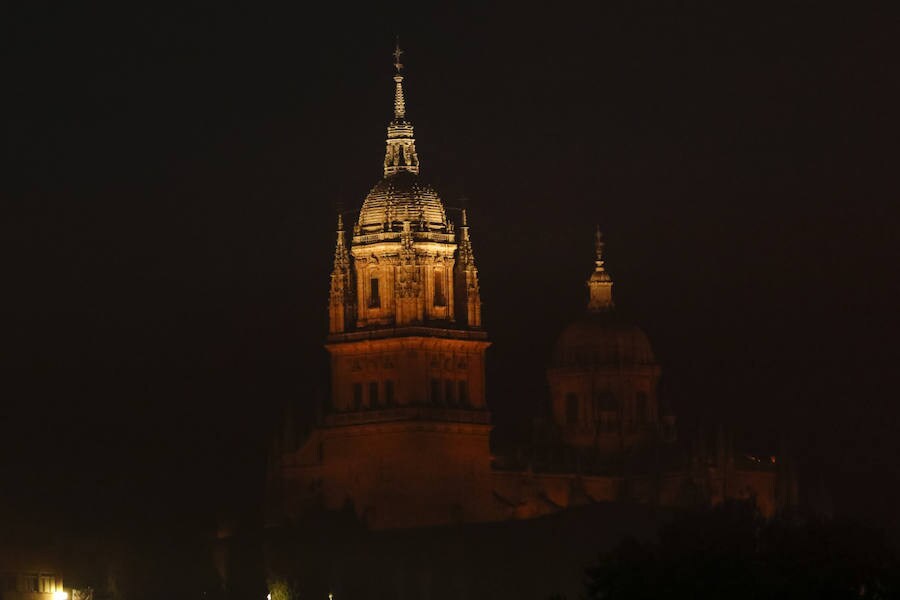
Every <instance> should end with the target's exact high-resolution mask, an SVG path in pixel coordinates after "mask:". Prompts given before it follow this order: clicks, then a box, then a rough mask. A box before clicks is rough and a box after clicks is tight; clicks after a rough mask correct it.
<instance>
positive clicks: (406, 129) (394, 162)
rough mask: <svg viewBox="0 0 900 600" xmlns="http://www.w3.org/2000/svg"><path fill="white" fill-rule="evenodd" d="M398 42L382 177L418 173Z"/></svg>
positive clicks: (417, 159)
mask: <svg viewBox="0 0 900 600" xmlns="http://www.w3.org/2000/svg"><path fill="white" fill-rule="evenodd" d="M401 54H403V50H401V49H400V42H399V40H398V41H397V45H396V47H395V48H394V69H395V71H396V72H395V73H394V120H393V121H391V123H390V125H388V135H387V150H386V152H385V155H384V176H385V177H388V176H389V175H395V174H397V173H399V172H400V171H409V172H410V173H416V174H418V173H419V157H418V156H417V155H416V140H415V138H414V137H413V126H412V123H410V122H408V121H407V120H406V100H405V99H404V96H403V75H401V74H400V71H402V70H403V63H401V62H400V55H401Z"/></svg>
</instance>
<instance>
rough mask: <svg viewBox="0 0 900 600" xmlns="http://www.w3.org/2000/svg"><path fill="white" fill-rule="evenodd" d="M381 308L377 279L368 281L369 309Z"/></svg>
mask: <svg viewBox="0 0 900 600" xmlns="http://www.w3.org/2000/svg"><path fill="white" fill-rule="evenodd" d="M380 307H381V294H380V293H379V291H378V278H377V277H372V278H371V279H369V308H380Z"/></svg>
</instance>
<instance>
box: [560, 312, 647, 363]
mask: <svg viewBox="0 0 900 600" xmlns="http://www.w3.org/2000/svg"><path fill="white" fill-rule="evenodd" d="M655 364H656V358H655V357H654V355H653V349H652V347H651V346H650V340H649V339H648V338H647V335H646V334H645V333H644V332H643V331H642V330H641V328H640V327H638V326H636V325H633V324H631V323H628V322H626V321H624V320H622V319H621V318H619V317H618V315H617V314H616V313H615V312H598V313H589V314H587V315H585V316H584V317H583V318H581V319H579V320H578V321H575V322H574V323H572V324H570V325H569V326H568V327H566V328H565V329H564V330H563V332H562V334H561V335H560V336H559V339H558V340H557V342H556V348H555V349H554V353H553V366H555V367H600V366H614V365H620V366H628V365H655Z"/></svg>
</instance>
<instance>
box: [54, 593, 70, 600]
mask: <svg viewBox="0 0 900 600" xmlns="http://www.w3.org/2000/svg"><path fill="white" fill-rule="evenodd" d="M68 598H69V593H68V592H62V591H60V592H53V600H68Z"/></svg>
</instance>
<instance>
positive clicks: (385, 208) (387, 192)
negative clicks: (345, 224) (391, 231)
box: [359, 171, 447, 233]
mask: <svg viewBox="0 0 900 600" xmlns="http://www.w3.org/2000/svg"><path fill="white" fill-rule="evenodd" d="M403 221H409V222H410V225H411V227H412V229H413V230H425V231H434V230H443V229H444V228H446V227H447V215H446V213H445V212H444V205H443V204H442V203H441V199H440V198H439V197H438V195H437V193H436V192H435V191H434V190H433V189H432V188H431V186H430V185H427V184H425V183H422V182H420V181H419V176H418V175H416V174H415V173H411V172H409V171H400V172H398V173H396V174H394V175H389V176H387V177H385V178H384V179H382V180H381V181H379V182H378V183H376V184H375V187H373V188H372V190H371V191H370V192H369V195H368V196H366V200H365V202H363V205H362V209H361V210H360V211H359V226H360V227H361V229H362V232H363V233H366V232H367V231H376V230H378V231H381V230H383V229H384V225H385V223H388V224H389V227H390V228H394V227H397V228H399V227H400V226H401V225H402V224H403ZM423 224H424V227H423Z"/></svg>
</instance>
